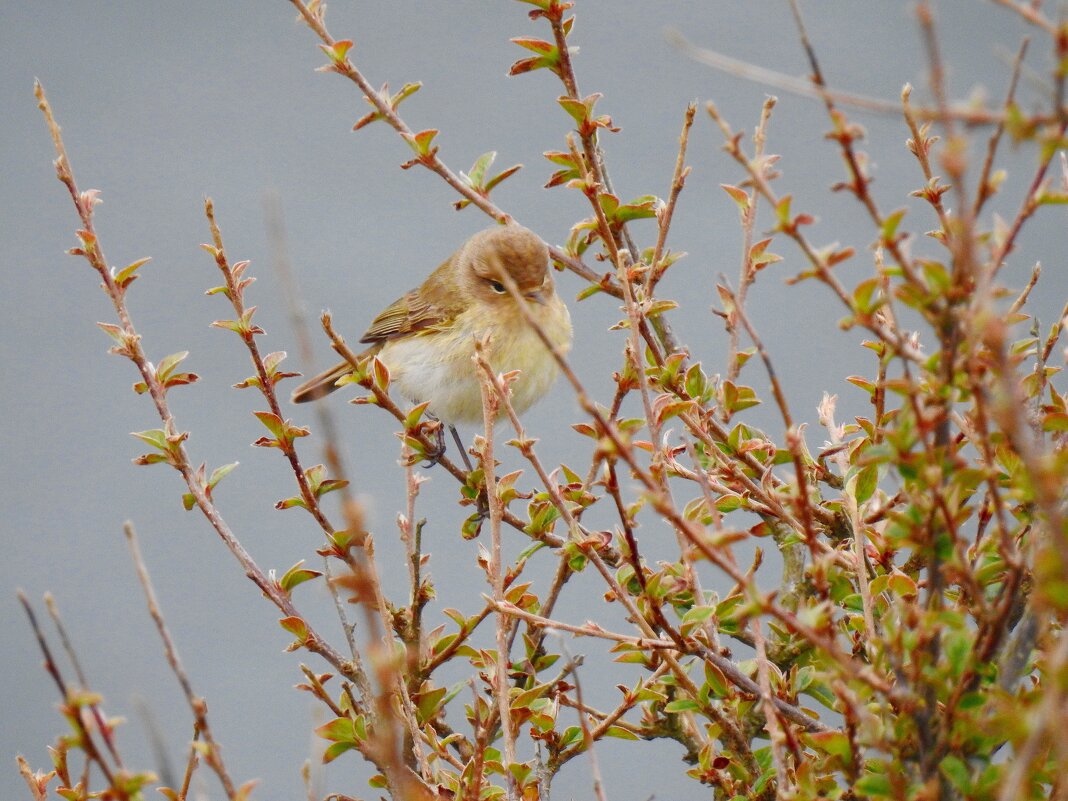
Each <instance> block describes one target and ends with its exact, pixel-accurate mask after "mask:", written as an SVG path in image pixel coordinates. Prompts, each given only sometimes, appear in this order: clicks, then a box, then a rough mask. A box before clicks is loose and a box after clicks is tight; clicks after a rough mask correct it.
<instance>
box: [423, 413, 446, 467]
mask: <svg viewBox="0 0 1068 801" xmlns="http://www.w3.org/2000/svg"><path fill="white" fill-rule="evenodd" d="M432 424H433V426H434V430H433V433H432V434H431V436H430V437H428V439H430V440H431V446H432V447H431V448H429V449H428V450H427V451H426V454H425V455H426V461H425V462H423V464H422V465H420V466H421V467H423V468H430V467H433V466H434V465H436V464H437V463H438V462H440V461H441V457H442V456H444V455H445V427H444V426H443V425H442V424H441V423H440V422H438V421H436V420H435V421H433V423H432Z"/></svg>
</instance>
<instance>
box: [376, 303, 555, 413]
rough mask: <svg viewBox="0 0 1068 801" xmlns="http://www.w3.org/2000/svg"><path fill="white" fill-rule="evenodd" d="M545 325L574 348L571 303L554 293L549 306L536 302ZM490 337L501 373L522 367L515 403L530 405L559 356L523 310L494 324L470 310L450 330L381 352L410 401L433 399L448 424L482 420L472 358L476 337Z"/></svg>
mask: <svg viewBox="0 0 1068 801" xmlns="http://www.w3.org/2000/svg"><path fill="white" fill-rule="evenodd" d="M531 310H532V311H533V312H534V313H535V315H536V316H537V319H538V322H539V323H540V324H541V326H542V328H543V330H545V331H546V332H547V333H548V334H549V335H550V336H551V337H553V338H554V339H555V344H556V346H557V348H559V350H560V351H561V352H562V353H566V352H567V351H568V350H569V349H570V347H571V318H570V316H569V315H568V311H567V306H565V305H564V303H563V302H562V301H561V300H560V299H559V298H558V297H554V298H553V299H552V301H550V303H549V304H547V305H545V306H533V305H532V306H531ZM487 332H488V333H489V334H490V336H491V339H490V343H489V352H488V355H489V363H490V365H491V366H492V367H493V369H494V371H496V372H498V373H503V372H508V371H511V370H519V371H520V372H521V375H520V376H519V378H518V379H517V380H516V382H515V383H514V384H512V405H513V406H514V407H515V409H516V411H517V412H523V411H525V410H526V409H528V408H529V407H530V406H531V405H532V404H533V403H534V402H535V401H537V400H538V399H539V398H541V397H542V396H543V395H544V394H545V393H546V392H547V391H548V390H549V387H550V386H552V383H553V382H554V381H555V380H556V377H557V375H558V373H559V368H558V366H557V364H556V360H555V359H554V358H553V356H552V354H551V353H550V352H549V350H548V348H546V347H545V345H544V344H543V343H542V341H541V339H540V338H539V337H538V335H537V333H535V331H534V329H533V328H531V327H530V326H529V325H528V324H527V323H526V321H525V320H524V319H523V318H522V316H520V315H519V314H518V313H516V314H514V315H509V317H508V319H507V320H506V321H504V322H502V323H499V324H495V325H487V320H486V319H485V315H481V314H472V313H465V314H462V315H460V316H459V317H458V318H456V319H455V320H454V321H453V325H452V326H451V330H449V331H429V332H427V333H425V334H421V335H419V336H409V337H403V338H401V339H395V340H391V341H389V342H387V343H386V344H385V345H384V346H383V348H382V350H381V351H380V352H379V354H378V357H379V358H380V359H381V360H382V361H383V362H384V363H385V365H386V367H388V368H389V373H390V376H391V379H392V381H391V383H392V385H393V387H394V388H396V389H397V390H399V391H400V393H401V394H402V395H404V396H405V397H406V398H408V400H410V401H412V402H413V403H422V402H423V401H426V400H429V401H430V407H429V411H430V412H431V413H432V414H433V415H434V416H435V417H437V418H439V419H440V420H443V421H445V422H446V423H475V422H481V421H482V390H481V388H480V386H479V381H478V375H477V372H476V370H477V367H476V366H475V363H474V361H473V360H472V357H473V356H474V354H475V345H474V343H475V340H476V339H477V338H480V337H482V336H484V335H485V334H486V333H487Z"/></svg>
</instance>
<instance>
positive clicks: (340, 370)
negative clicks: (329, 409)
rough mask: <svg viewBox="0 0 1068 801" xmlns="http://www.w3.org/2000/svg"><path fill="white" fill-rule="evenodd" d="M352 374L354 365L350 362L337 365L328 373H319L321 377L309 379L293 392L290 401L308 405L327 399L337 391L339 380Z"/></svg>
mask: <svg viewBox="0 0 1068 801" xmlns="http://www.w3.org/2000/svg"><path fill="white" fill-rule="evenodd" d="M351 372H352V365H351V364H349V363H348V362H341V363H340V364H335V365H334V366H333V367H331V368H330V369H329V370H327V371H326V372H323V373H319V375H317V376H315V377H314V378H309V379H308V380H307V381H305V382H304V383H303V384H301V385H300V386H299V387H297V388H296V389H295V390H293V394H292V395H291V396H290V400H291V401H293V403H307V402H308V401H313V400H318V399H319V398H323V397H326V396H327V395H329V394H330V393H331V392H333V391H334V390H335V389H337V382H338V379H340V378H342V377H343V376H346V375H348V374H349V373H351Z"/></svg>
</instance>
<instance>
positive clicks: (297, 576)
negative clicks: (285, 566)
mask: <svg viewBox="0 0 1068 801" xmlns="http://www.w3.org/2000/svg"><path fill="white" fill-rule="evenodd" d="M303 564H304V560H303V559H301V560H300V561H299V562H297V563H296V564H295V565H293V567H291V568H289V570H287V571H286V572H285V574H284V575H283V576H282V578H280V579H278V586H279V587H281V588H282V589H283V590H285V592H286V594H289V593H291V592H292V591H293V588H294V587H297V586H298V585H300V584H303V583H304V582H305V581H311V580H312V579H314V578H318V577H319V576H321V575H323V574H322V573H321V572H320V571H318V570H308V569H307V568H305V567H302V565H303Z"/></svg>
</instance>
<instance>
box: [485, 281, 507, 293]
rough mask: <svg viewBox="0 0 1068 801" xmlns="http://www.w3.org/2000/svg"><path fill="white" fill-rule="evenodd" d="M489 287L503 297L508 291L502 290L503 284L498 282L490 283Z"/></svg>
mask: <svg viewBox="0 0 1068 801" xmlns="http://www.w3.org/2000/svg"><path fill="white" fill-rule="evenodd" d="M489 285H490V286H491V287H492V288H493V291H494V292H496V293H497V294H498V295H503V294H504V293H505V292H507V291H508V290H507V289H505V288H504V284H502V283H501V282H500V281H490V282H489Z"/></svg>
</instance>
